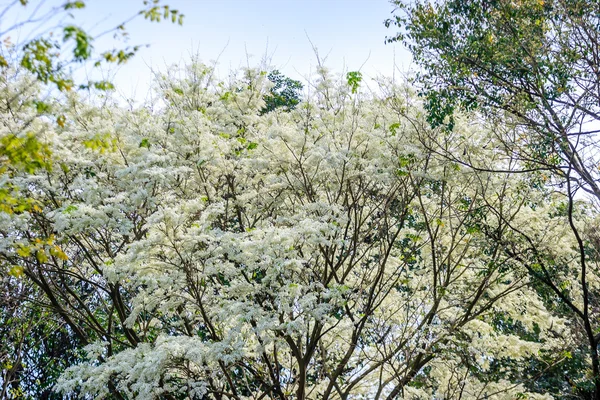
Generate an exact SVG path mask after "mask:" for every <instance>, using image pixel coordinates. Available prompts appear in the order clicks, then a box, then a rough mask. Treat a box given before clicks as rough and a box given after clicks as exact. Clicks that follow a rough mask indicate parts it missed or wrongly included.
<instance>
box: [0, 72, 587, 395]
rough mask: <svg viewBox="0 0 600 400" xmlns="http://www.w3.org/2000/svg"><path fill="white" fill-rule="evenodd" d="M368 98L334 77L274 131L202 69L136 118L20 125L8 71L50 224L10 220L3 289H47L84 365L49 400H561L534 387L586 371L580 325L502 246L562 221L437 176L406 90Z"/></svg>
mask: <svg viewBox="0 0 600 400" xmlns="http://www.w3.org/2000/svg"><path fill="white" fill-rule="evenodd" d="M358 84H359V82H356V81H353V82H349V81H348V82H347V81H343V80H339V81H338V80H336V79H333V78H331V76H330V75H329V74H328V73H327V72H326V71H325V70H324V69H321V70H320V75H319V77H318V79H316V80H315V81H314V82H313V83H312V84H311V87H312V89H311V92H312V95H311V96H307V98H306V99H305V101H304V102H302V103H301V104H299V105H298V106H297V107H296V108H295V109H294V110H284V109H275V110H273V111H271V112H267V113H265V112H263V110H264V107H265V102H264V95H265V94H267V93H269V91H270V89H271V88H270V85H272V83H270V81H269V80H268V77H267V75H266V74H265V73H262V72H260V71H255V70H245V71H241V72H240V73H238V74H237V75H234V76H232V77H231V78H230V79H229V80H228V81H218V80H217V79H216V78H215V75H214V71H213V70H212V69H211V68H208V67H206V66H204V65H201V64H194V65H191V66H188V67H186V68H185V70H184V71H182V73H181V74H175V73H173V74H172V75H167V76H163V77H160V78H159V80H158V87H159V88H160V91H161V94H162V98H161V99H160V101H158V102H157V103H156V104H154V105H150V106H148V107H145V108H140V109H135V110H128V109H124V108H122V107H119V106H117V105H115V104H112V103H111V102H110V100H107V101H106V103H105V104H102V105H101V107H99V106H97V105H94V104H91V103H89V102H86V101H85V100H84V99H81V98H79V97H78V95H77V94H75V93H72V94H70V95H69V98H68V100H67V101H65V102H64V103H59V104H54V105H53V106H54V107H58V108H60V109H61V112H62V113H63V114H64V115H65V123H64V124H62V125H57V124H56V123H54V122H52V121H50V120H44V119H42V118H34V119H31V118H28V115H29V114H28V113H31V112H33V111H31V107H28V106H27V105H28V104H29V103H28V99H29V98H35V85H32V84H31V82H30V81H27V80H26V78H12V77H11V76H8V75H4V79H3V81H2V85H3V86H2V88H3V89H2V90H4V91H5V92H6V93H7V94H10V93H24V91H23V90H24V88H25V87H27V88H29V89H28V90H31V91H32V94H31V95H20V96H17V98H18V104H19V105H21V108H19V109H18V110H20V111H19V112H18V113H16V112H14V111H13V112H3V113H2V119H3V125H2V130H3V131H2V135H8V134H10V133H12V132H15V131H18V132H22V131H25V130H29V131H32V132H35V133H36V134H37V135H38V137H39V138H40V140H42V143H44V144H45V145H47V146H48V148H49V149H50V150H51V151H52V153H53V155H54V159H55V160H59V161H57V162H56V163H55V164H56V165H55V167H54V168H52V169H51V170H40V169H38V170H35V171H33V172H32V173H24V172H22V171H19V170H15V171H14V173H13V174H12V175H11V176H10V184H11V185H13V186H14V187H15V188H16V189H15V190H19V191H22V192H24V193H26V194H27V197H28V198H31V199H32V202H34V203H33V204H34V205H35V207H30V208H29V209H26V210H23V211H22V212H16V213H6V212H4V213H0V218H2V224H1V225H0V226H1V227H2V228H0V259H1V260H2V265H3V267H4V268H6V272H9V274H5V275H4V276H3V279H7V280H8V282H11V283H12V284H15V282H28V284H31V285H33V287H35V288H36V290H37V291H39V293H41V294H42V295H41V296H37V297H36V298H35V301H36V302H38V303H40V304H41V305H42V306H43V307H44V309H45V310H49V311H50V312H51V313H52V315H53V316H55V317H56V319H57V320H59V321H61V322H62V323H64V324H65V326H66V327H67V332H68V333H69V335H71V339H70V340H72V342H73V343H74V344H73V346H74V347H76V348H77V349H82V350H83V355H82V357H80V358H79V359H78V362H77V363H76V364H74V365H72V366H71V367H69V368H68V369H66V371H64V372H63V373H62V375H61V378H60V379H59V381H58V384H57V386H56V387H55V389H56V390H57V391H59V392H60V393H62V394H63V395H65V396H66V395H70V396H81V397H86V396H87V397H94V398H117V399H125V398H128V399H129V398H139V399H151V398H165V399H180V398H181V399H203V398H210V399H264V398H272V399H281V400H283V399H317V398H322V399H334V398H335V399H338V398H339V399H360V398H364V399H366V398H369V399H371V398H375V399H394V398H398V397H406V398H414V399H418V398H431V397H434V396H435V397H440V398H470V399H471V398H472V399H475V398H518V397H526V396H528V397H529V398H549V397H548V394H547V393H548V390H547V388H540V387H536V386H535V384H534V378H536V377H537V376H538V375H539V373H540V372H542V373H543V371H544V370H546V369H551V368H554V367H556V366H560V365H562V363H564V361H565V360H566V359H568V358H569V357H572V355H571V354H567V353H565V352H563V350H564V349H565V343H566V344H567V346H570V345H571V343H573V337H572V336H573V335H575V334H576V328H574V327H572V326H571V325H570V324H569V320H568V319H565V318H562V315H561V314H560V313H559V312H555V310H554V309H553V308H552V303H551V302H549V300H548V297H547V296H546V297H545V295H546V294H545V293H543V292H539V291H535V290H532V289H531V285H530V284H531V280H530V278H531V277H530V274H528V273H527V268H536V267H533V266H532V264H531V263H530V262H529V260H525V259H523V257H521V258H519V256H518V255H519V254H520V253H518V251H517V250H515V251H514V252H512V253H511V252H509V251H507V248H508V247H507V243H515V246H517V243H518V242H516V241H515V233H514V232H515V229H516V228H519V227H521V229H522V230H523V232H524V233H527V232H528V231H527V230H526V229H525V228H527V227H529V228H530V229H534V230H535V229H540V228H539V227H543V229H546V228H547V227H550V228H552V229H551V230H550V231H549V233H548V235H551V236H550V237H552V238H559V237H560V238H562V240H566V241H568V240H569V239H568V237H567V238H565V237H563V236H561V232H562V231H561V225H560V224H556V223H555V219H552V217H549V216H548V215H549V214H548V212H547V211H548V210H551V209H553V207H555V208H556V206H557V204H559V203H557V202H556V201H555V200H554V199H552V198H551V197H548V196H546V195H545V192H544V191H543V190H540V189H539V188H538V189H536V186H535V185H531V182H530V180H531V179H533V178H532V176H530V175H519V176H514V175H494V174H489V173H485V172H481V173H476V172H473V171H472V170H469V169H465V168H462V167H461V166H460V165H459V164H457V163H455V162H453V161H451V160H447V159H446V158H443V157H438V156H437V155H436V154H435V153H434V152H432V151H430V150H428V149H430V148H431V143H429V144H428V143H426V142H427V141H428V140H433V139H432V138H435V137H436V134H440V135H441V134H442V133H440V132H438V131H433V130H431V129H430V128H429V127H428V125H427V123H426V121H425V119H424V117H423V113H422V112H421V110H420V107H419V104H418V103H417V102H416V101H415V99H414V97H413V95H412V94H411V93H410V90H408V89H406V88H401V87H395V86H393V85H391V84H387V83H381V92H382V93H383V94H381V95H375V94H368V93H366V92H364V91H361V90H360V88H359V86H358ZM25 93H28V92H25ZM28 96H31V97H28ZM6 98H10V96H8V97H6ZM14 109H15V108H14V107H12V108H11V110H14ZM288 111H289V112H288ZM25 122H27V126H24V125H23V124H24V123H25ZM456 129H457V130H458V131H461V132H464V134H465V135H467V134H468V135H470V137H478V136H479V137H485V135H487V131H486V129H485V127H482V126H478V125H477V126H475V127H474V124H473V123H472V122H469V121H468V120H466V119H465V120H464V121H462V122H460V121H459V122H458V123H457V125H456ZM481 151H482V152H485V149H482V150H481ZM487 159H488V160H489V162H494V160H495V159H496V158H495V155H494V152H491V151H490V152H489V153H487ZM42 171H43V172H42ZM524 199H527V200H524ZM584 217H585V215H583V214H582V216H581V218H580V219H581V220H582V221H583V220H584V219H585V218H584ZM534 220H535V221H537V222H536V224H535V225H534V224H531V221H534ZM513 228H514V229H513ZM535 240H536V241H534V242H533V244H535V245H537V246H542V244H544V243H545V241H544V238H536V239H535ZM544 246H545V247H543V248H542V247H539V250H538V252H543V251H546V249H549V250H548V251H549V252H550V251H551V252H553V253H552V254H557V257H558V256H560V257H565V259H566V258H568V257H569V253H568V250H565V252H564V254H563V253H560V251H559V250H557V249H556V248H554V247H552V246H550V245H547V244H544ZM567 248H568V246H567ZM515 249H516V247H515ZM559 253H560V254H559ZM532 365H533V366H536V367H534V368H532V367H531V366H532ZM554 389H555V388H552V390H554Z"/></svg>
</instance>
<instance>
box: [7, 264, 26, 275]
mask: <svg viewBox="0 0 600 400" xmlns="http://www.w3.org/2000/svg"><path fill="white" fill-rule="evenodd" d="M8 274H9V275H10V276H13V277H15V278H20V277H21V276H22V275H23V267H21V266H20V265H13V266H12V267H11V269H10V270H9V271H8Z"/></svg>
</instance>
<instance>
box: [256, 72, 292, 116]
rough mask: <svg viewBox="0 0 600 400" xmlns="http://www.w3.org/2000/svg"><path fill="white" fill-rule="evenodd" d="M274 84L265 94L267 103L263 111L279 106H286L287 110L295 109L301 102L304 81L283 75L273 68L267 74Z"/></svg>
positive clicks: (269, 110)
mask: <svg viewBox="0 0 600 400" xmlns="http://www.w3.org/2000/svg"><path fill="white" fill-rule="evenodd" d="M267 77H268V78H269V81H271V82H272V83H273V86H272V87H271V89H270V90H269V93H267V94H265V96H264V101H265V105H264V107H263V108H262V109H261V112H262V113H267V112H271V111H273V110H275V109H277V108H280V107H284V108H285V109H286V110H293V109H294V108H296V106H297V105H298V104H299V103H300V93H299V92H300V91H301V90H302V83H300V81H296V80H293V79H291V78H288V77H287V76H285V75H283V74H282V73H281V72H279V71H278V70H273V71H271V72H269V74H268V75H267Z"/></svg>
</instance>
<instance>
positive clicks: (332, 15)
mask: <svg viewBox="0 0 600 400" xmlns="http://www.w3.org/2000/svg"><path fill="white" fill-rule="evenodd" d="M0 1H1V0H0ZM52 1H53V0H52ZM31 3H34V0H31ZM86 3H87V8H86V10H84V11H82V12H78V13H77V14H76V15H77V17H76V21H77V22H78V23H81V24H82V25H83V27H84V28H86V29H87V30H88V31H91V33H92V34H98V33H99V32H102V31H103V30H105V29H106V28H108V27H110V26H116V25H118V23H120V22H121V21H122V20H125V19H127V18H128V17H129V16H131V15H134V14H135V13H136V12H137V11H139V10H140V9H141V8H142V7H143V5H142V0H87V2H86ZM161 3H163V4H168V5H170V6H171V7H172V8H175V9H178V10H180V11H181V12H182V13H183V14H185V19H184V24H183V26H179V25H175V24H171V23H167V22H162V23H160V24H157V23H150V22H148V21H145V20H143V19H141V18H138V19H137V20H134V21H133V22H131V23H130V24H128V31H129V33H130V40H129V44H132V45H133V44H149V45H150V47H149V48H144V49H142V50H141V51H140V53H139V54H138V56H136V57H135V58H134V59H133V60H131V61H130V62H129V63H128V64H127V65H125V66H123V67H122V68H120V70H119V71H118V73H117V74H116V76H115V78H114V81H115V83H116V84H117V87H118V88H119V89H120V92H121V93H122V94H124V95H126V96H134V97H135V98H137V99H141V98H143V97H144V96H145V95H146V93H147V88H148V85H149V84H150V81H151V77H152V74H151V68H154V69H158V70H165V69H166V68H167V66H168V65H171V64H173V63H177V62H185V61H187V60H189V59H190V54H192V53H197V54H198V55H199V57H200V59H201V60H202V61H205V62H210V61H212V60H215V59H217V57H219V55H220V57H219V70H220V71H222V72H227V71H229V70H230V69H232V68H233V69H235V68H237V67H240V66H244V65H246V63H247V60H246V54H248V55H250V56H251V58H250V64H251V65H252V64H258V63H259V62H260V61H261V59H262V58H263V57H264V56H265V54H266V55H267V56H268V57H270V59H271V63H270V64H271V66H273V67H275V68H277V69H279V70H280V71H281V72H283V73H284V74H286V75H288V76H290V77H293V78H296V79H302V77H306V76H308V75H309V74H310V73H311V71H313V72H314V69H315V65H316V57H315V55H314V52H313V49H312V45H311V42H312V44H314V46H316V47H317V49H318V52H319V55H320V56H321V57H322V58H324V57H325V56H327V60H326V65H327V66H328V67H329V68H331V69H332V70H334V71H337V72H343V71H344V70H350V71H353V70H359V69H360V70H361V72H363V74H364V75H365V76H366V77H367V78H369V77H374V76H376V75H378V74H382V75H386V76H391V75H392V74H393V72H394V63H395V64H396V65H397V67H398V69H399V70H402V71H404V70H407V69H408V68H409V67H410V55H409V54H408V53H407V52H406V51H405V50H404V49H403V48H402V46H401V45H400V44H387V45H386V44H385V43H384V40H385V37H386V36H390V35H393V34H394V33H395V30H394V29H392V28H390V29H387V28H385V26H384V25H383V21H384V20H385V19H386V18H388V17H390V16H391V12H392V11H393V8H394V7H393V5H392V4H390V3H389V1H388V0H162V1H161ZM107 39H108V38H107ZM309 39H310V40H309ZM106 46H110V44H108V43H107V42H105V43H102V41H100V42H99V43H97V44H96V47H97V48H99V49H106Z"/></svg>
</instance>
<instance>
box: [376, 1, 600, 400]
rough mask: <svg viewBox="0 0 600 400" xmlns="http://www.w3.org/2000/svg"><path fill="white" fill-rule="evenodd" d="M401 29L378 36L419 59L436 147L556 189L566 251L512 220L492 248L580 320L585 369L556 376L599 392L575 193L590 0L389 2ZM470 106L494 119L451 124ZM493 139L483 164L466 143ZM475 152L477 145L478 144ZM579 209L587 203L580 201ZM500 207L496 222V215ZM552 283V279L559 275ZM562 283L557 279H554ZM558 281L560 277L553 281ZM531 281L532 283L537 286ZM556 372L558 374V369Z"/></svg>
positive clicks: (593, 301) (587, 153)
mask: <svg viewBox="0 0 600 400" xmlns="http://www.w3.org/2000/svg"><path fill="white" fill-rule="evenodd" d="M393 3H394V4H396V5H397V6H398V8H397V10H396V11H397V13H396V15H395V17H394V18H392V19H390V20H388V21H386V25H387V26H391V25H395V26H398V27H399V28H400V29H401V30H400V32H399V33H398V34H397V35H395V36H393V37H391V38H389V39H388V41H391V42H394V41H401V42H403V43H404V44H406V45H407V46H408V48H409V49H410V51H411V52H412V54H413V57H414V59H415V61H416V62H417V64H418V65H419V66H420V67H421V68H422V70H421V71H420V72H419V74H418V77H417V81H418V82H419V85H421V93H422V95H423V98H424V102H425V107H426V108H427V111H428V120H429V122H430V123H431V124H432V125H433V126H443V127H444V128H445V129H446V130H447V132H448V136H447V138H446V139H444V140H441V141H439V142H437V143H436V144H435V148H436V151H438V152H440V153H441V154H444V156H445V157H447V158H449V159H453V160H454V161H456V162H459V163H462V164H463V165H467V166H470V167H472V168H475V169H478V170H488V171H495V172H507V171H508V172H513V173H523V172H524V171H536V175H537V176H538V178H537V179H536V180H534V181H532V182H531V184H534V185H540V186H546V187H547V188H548V190H550V191H553V190H557V191H558V192H560V193H562V194H563V196H564V199H563V200H562V201H563V203H562V204H563V205H562V206H561V208H560V211H558V212H557V216H558V217H559V218H561V219H562V221H563V224H565V225H566V226H569V227H570V232H568V233H565V234H567V235H568V236H569V237H570V238H572V239H573V240H574V242H573V244H571V246H573V247H574V248H575V249H576V253H574V254H571V255H569V256H566V255H564V254H563V255H558V254H556V253H555V252H554V251H546V250H541V249H542V248H544V246H543V244H542V243H540V242H538V241H537V240H536V239H535V237H536V236H539V232H524V231H523V230H522V229H515V237H514V239H513V240H511V241H509V242H507V243H505V248H504V251H505V252H506V253H507V254H509V255H511V256H512V257H514V258H515V260H517V261H519V263H521V264H522V265H524V266H526V268H528V270H529V273H530V275H531V276H532V277H533V278H535V279H534V281H535V282H537V284H536V286H535V287H534V289H535V290H538V291H541V292H545V293H546V294H545V296H550V297H554V300H553V301H558V303H559V304H560V305H559V306H556V307H557V310H558V309H561V310H562V311H560V313H561V314H562V315H568V316H569V318H570V319H571V320H572V321H573V322H572V324H574V325H579V326H580V333H579V334H578V343H579V345H578V346H577V348H578V351H579V350H581V349H585V353H587V354H586V355H585V359H586V362H585V363H584V364H583V365H581V364H580V369H581V370H585V369H587V368H589V373H588V372H586V373H584V375H589V379H588V378H585V379H583V381H584V382H580V383H581V384H580V383H577V382H574V381H573V380H569V379H566V381H567V383H568V385H567V386H569V387H571V391H570V395H576V396H581V397H582V398H595V399H599V398H600V361H599V358H598V345H599V339H600V337H599V336H598V329H599V327H598V325H597V320H598V314H597V312H598V300H597V299H598V289H597V287H596V286H595V283H593V282H595V281H596V280H597V279H598V270H597V267H596V262H597V259H596V253H597V250H598V243H597V241H595V239H594V236H593V235H590V232H592V231H594V229H595V228H594V227H595V226H596V225H595V223H594V222H593V219H592V220H590V221H588V223H586V224H579V223H578V222H577V219H578V217H577V214H580V215H581V214H582V213H586V212H591V211H583V210H582V209H581V207H582V205H581V203H578V201H577V199H578V198H580V197H585V198H587V199H591V201H592V202H595V204H596V205H597V204H598V203H597V202H598V200H600V190H599V186H598V182H599V179H600V176H599V175H598V168H597V165H598V161H599V160H598V155H599V154H600V153H599V152H598V147H597V134H598V130H597V122H598V119H599V113H598V112H599V111H600V110H599V109H598V106H599V104H600V103H599V99H600V98H599V97H598V96H599V92H598V84H599V82H600V81H599V79H598V69H599V63H598V58H597V56H596V55H597V54H598V49H599V43H600V42H599V40H598V39H599V31H598V24H599V22H600V20H599V19H598V18H599V15H600V14H599V13H598V11H599V8H598V7H599V5H598V3H597V2H595V1H585V0H580V1H562V0H549V1H527V0H524V1H504V0H499V1H491V2H490V1H469V2H464V1H452V0H448V1H445V0H444V1H439V2H428V1H416V2H404V1H394V2H393ZM465 110H466V111H476V112H478V113H480V115H482V116H483V117H484V118H486V119H487V120H488V121H489V123H490V124H495V125H496V126H497V128H495V129H494V130H495V133H494V134H493V135H490V136H489V137H488V138H487V139H486V140H485V141H481V140H479V141H477V140H472V138H469V137H465V136H463V135H460V134H457V133H452V132H451V131H452V128H453V126H454V123H455V118H456V115H457V114H458V113H460V112H464V111H465ZM481 146H484V147H489V148H495V149H496V150H497V152H498V154H499V155H501V157H502V158H503V162H502V163H500V164H497V165H495V166H494V165H490V163H489V162H487V160H485V159H484V158H482V157H481V152H478V150H477V147H481ZM478 153H479V154H478ZM585 207H586V208H587V207H589V206H587V205H586V206H585ZM498 214H499V215H502V217H501V218H502V219H504V220H505V221H506V222H507V223H509V219H507V218H508V217H507V215H506V214H504V213H503V212H498ZM561 282H562V283H561ZM566 282H568V283H566ZM563 284H564V285H567V286H568V287H567V286H564V287H563V286H561V285H563ZM540 285H541V286H540ZM563 382H565V380H564V379H563Z"/></svg>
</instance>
